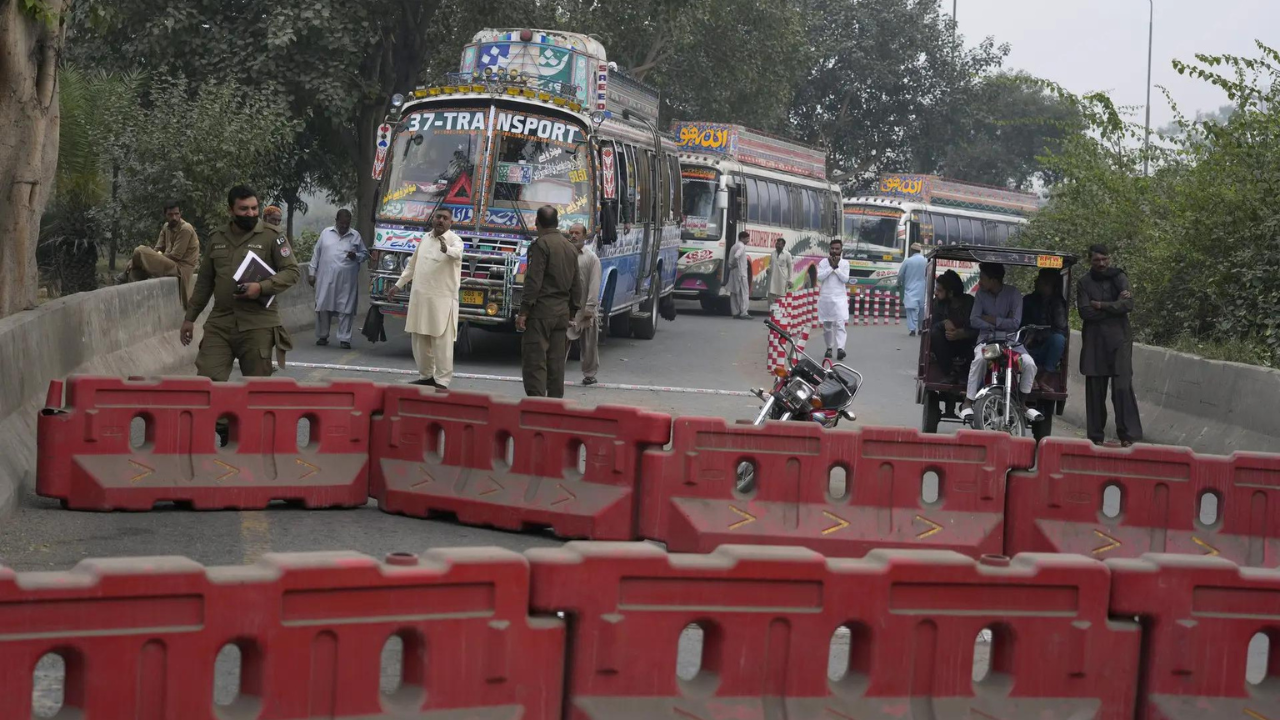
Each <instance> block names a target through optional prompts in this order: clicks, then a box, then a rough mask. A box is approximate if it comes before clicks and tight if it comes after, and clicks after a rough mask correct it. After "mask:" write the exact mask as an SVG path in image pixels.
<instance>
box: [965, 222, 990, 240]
mask: <svg viewBox="0 0 1280 720" xmlns="http://www.w3.org/2000/svg"><path fill="white" fill-rule="evenodd" d="M969 224H970V225H972V226H973V242H974V244H976V245H986V244H987V228H986V223H985V222H983V221H981V220H970V221H969Z"/></svg>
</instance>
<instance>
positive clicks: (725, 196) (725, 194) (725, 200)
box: [716, 188, 729, 210]
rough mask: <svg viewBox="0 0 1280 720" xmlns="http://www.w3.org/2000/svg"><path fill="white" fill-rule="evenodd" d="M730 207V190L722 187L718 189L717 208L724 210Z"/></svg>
mask: <svg viewBox="0 0 1280 720" xmlns="http://www.w3.org/2000/svg"><path fill="white" fill-rule="evenodd" d="M727 207H729V191H728V190H727V189H726V188H720V189H719V190H717V191H716V209H717V210H724V209H725V208H727Z"/></svg>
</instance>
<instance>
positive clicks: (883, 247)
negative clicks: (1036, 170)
mask: <svg viewBox="0 0 1280 720" xmlns="http://www.w3.org/2000/svg"><path fill="white" fill-rule="evenodd" d="M1040 204H1041V203H1040V199H1039V197H1037V196H1036V195H1033V194H1030V193H1023V192H1017V191H1015V190H1006V189H1002V188H994V187H987V186H985V185H975V184H972V183H962V182H958V181H955V180H947V179H945V178H940V177H936V176H933V175H902V174H887V175H884V176H882V177H881V178H880V181H879V183H878V186H877V191H876V192H875V193H874V194H872V195H868V196H864V197H855V198H849V199H846V200H845V201H844V225H843V228H842V235H843V237H844V254H845V257H846V258H848V259H849V264H850V266H851V267H850V273H849V285H850V292H853V290H854V289H855V288H858V289H876V288H879V289H882V290H883V289H892V288H894V287H896V286H897V284H898V267H899V266H900V265H901V264H902V261H903V260H904V259H905V258H906V256H907V253H908V249H909V248H910V247H911V245H912V244H914V243H921V244H923V245H925V246H929V245H959V244H964V245H995V246H1004V245H1007V244H1009V240H1010V238H1012V237H1014V236H1016V235H1017V234H1018V231H1019V229H1020V228H1021V227H1022V226H1023V225H1024V224H1026V222H1027V219H1028V218H1029V217H1030V216H1031V215H1032V214H1033V213H1035V212H1036V211H1037V210H1039V209H1040ZM940 265H944V266H945V264H944V263H943V264H940ZM948 267H949V266H948ZM952 269H955V270H957V271H958V272H960V273H961V275H962V276H964V277H965V278H966V280H971V278H970V277H969V276H971V275H973V268H970V267H967V266H965V267H960V266H956V267H954V268H952Z"/></svg>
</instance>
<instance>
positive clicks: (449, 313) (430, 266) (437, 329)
mask: <svg viewBox="0 0 1280 720" xmlns="http://www.w3.org/2000/svg"><path fill="white" fill-rule="evenodd" d="M431 224H432V228H433V231H432V232H431V233H429V234H428V235H427V236H426V237H424V238H422V241H421V242H419V243H418V247H417V249H416V250H414V251H413V256H412V257H410V258H409V262H408V264H407V265H405V268H404V272H403V273H401V275H400V279H399V280H397V281H396V284H395V286H394V289H393V288H388V289H387V297H388V298H390V297H391V296H392V295H393V294H394V293H395V290H398V289H401V288H403V287H404V286H405V285H408V284H409V283H411V282H412V283H413V286H412V287H411V288H409V317H408V318H407V320H406V322H405V331H407V332H408V333H409V338H410V340H411V341H412V343H413V359H414V361H415V362H417V364H418V373H419V374H421V375H422V378H421V379H420V380H415V381H414V382H413V384H415V385H432V386H435V387H438V388H447V387H449V383H450V382H452V381H453V342H454V340H455V339H457V337H458V289H459V287H461V285H462V238H460V237H458V236H457V235H455V234H453V232H452V231H450V230H449V228H450V226H452V225H453V213H452V212H450V211H449V210H448V209H446V208H442V209H440V210H437V211H436V212H435V215H434V216H433V217H432V219H431Z"/></svg>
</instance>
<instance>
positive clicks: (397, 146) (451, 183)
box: [378, 108, 488, 225]
mask: <svg viewBox="0 0 1280 720" xmlns="http://www.w3.org/2000/svg"><path fill="white" fill-rule="evenodd" d="M487 114H488V112H487V110H485V109H481V108H468V109H460V108H449V109H432V110H430V111H423V112H416V113H413V114H412V115H409V116H407V117H405V118H404V120H403V121H401V123H400V127H399V134H398V135H396V138H395V141H394V142H393V143H392V145H391V148H390V149H389V150H388V153H387V162H388V164H389V165H390V167H389V168H388V171H387V179H386V183H385V184H384V186H383V188H384V190H383V196H382V202H381V204H380V205H379V208H378V216H379V217H380V218H381V219H384V220H407V221H415V222H427V221H429V220H430V219H431V218H430V215H431V212H432V210H434V209H435V208H436V206H437V205H439V206H440V207H442V208H448V209H450V210H452V211H453V219H454V223H455V224H460V225H465V224H469V223H473V222H474V221H475V211H474V204H475V203H474V195H473V193H472V186H473V184H474V182H475V180H476V171H477V169H479V165H480V163H481V157H482V152H483V149H484V125H485V116H486V115H487Z"/></svg>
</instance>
